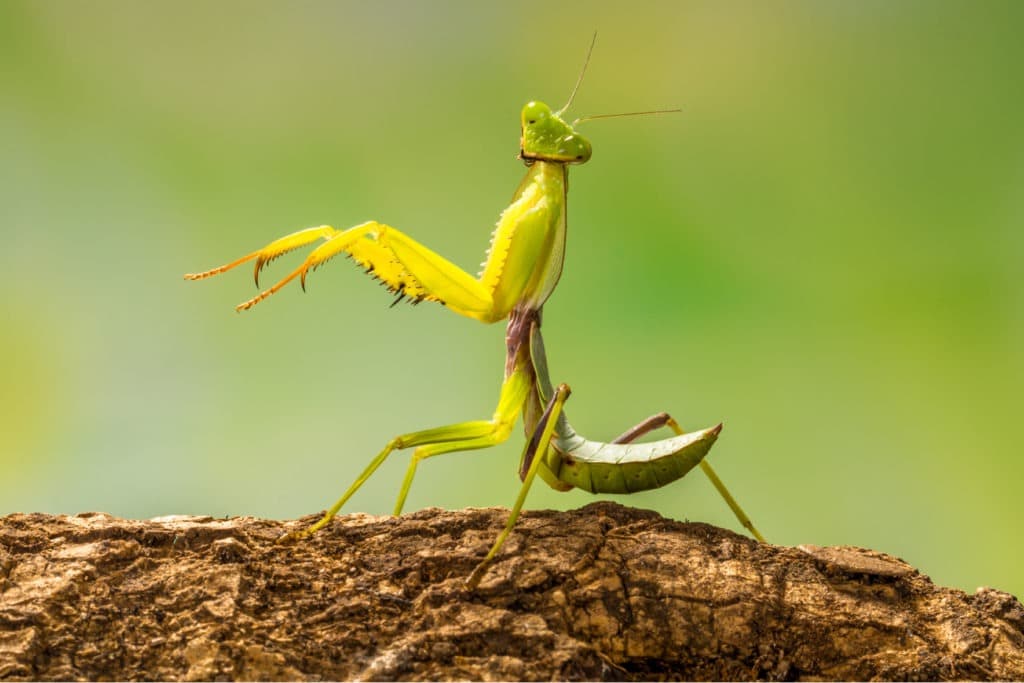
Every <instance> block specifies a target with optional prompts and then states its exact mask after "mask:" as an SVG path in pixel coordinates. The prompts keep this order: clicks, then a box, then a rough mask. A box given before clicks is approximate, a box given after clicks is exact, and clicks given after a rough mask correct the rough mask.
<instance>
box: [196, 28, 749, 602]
mask: <svg viewBox="0 0 1024 683" xmlns="http://www.w3.org/2000/svg"><path fill="white" fill-rule="evenodd" d="M590 48H591V51H592V50H593V42H592V43H591V46H590ZM589 59H590V53H589V52H588V54H587V60H586V61H585V62H584V67H583V69H582V70H581V72H580V75H579V78H578V79H577V81H576V85H575V87H574V88H573V90H572V93H571V94H570V96H569V100H568V102H566V104H565V106H564V107H562V108H561V109H559V110H558V111H552V109H551V108H550V107H549V106H547V105H546V104H544V103H542V102H537V101H533V102H529V103H527V104H526V105H525V106H524V107H523V109H522V113H521V116H520V124H521V138H520V154H519V158H520V159H521V160H522V161H523V163H524V164H525V165H526V175H525V177H524V178H523V180H522V182H520V184H519V187H518V189H517V190H516V192H515V195H514V196H513V198H512V203H511V204H509V206H508V207H507V208H506V209H505V210H504V211H503V212H502V214H501V217H500V218H499V219H498V223H497V227H496V228H495V230H494V232H493V234H492V236H491V243H490V247H489V249H488V251H487V256H486V260H485V261H484V263H483V264H482V270H481V271H480V273H479V275H478V276H477V277H473V276H472V275H470V274H469V273H467V272H466V271H464V270H462V269H461V268H459V267H458V266H456V265H454V264H453V263H451V262H450V261H448V260H447V259H445V258H444V257H442V256H440V255H439V254H437V253H435V252H433V251H431V250H430V249H428V248H427V247H425V246H423V245H422V244H420V243H418V242H416V241H415V240H413V239H412V238H410V237H408V236H407V235H405V234H404V233H402V232H399V231H398V230H396V229H395V228H393V227H391V226H388V225H384V224H383V223H379V222H377V221H368V222H366V223H362V224H361V225H357V226H355V227H352V228H349V229H347V230H336V229H335V228H333V227H331V226H329V225H323V226H319V227H313V228H308V229H305V230H300V231H298V232H295V233H292V234H290V235H286V236H284V237H281V238H280V239H277V240H274V241H273V242H271V243H270V244H268V245H266V246H265V247H263V248H262V249H258V250H256V251H254V252H251V253H249V254H246V255H245V256H242V257H241V258H239V259H236V260H234V261H232V262H230V263H228V264H226V265H223V266H220V267H218V268H214V269H212V270H207V271H205V272H202V273H192V274H188V275H185V279H187V280H202V279H204V278H208V277H211V276H214V275H218V274H220V273H223V272H226V271H228V270H231V269H233V268H235V267H236V266H239V265H241V264H243V263H248V262H250V261H255V268H254V278H255V280H256V285H257V287H259V277H260V272H261V271H262V270H263V268H264V267H265V266H267V265H268V264H269V263H270V262H271V261H273V260H275V259H277V258H278V257H280V256H283V255H284V254H286V253H288V252H290V251H292V250H295V249H299V248H301V247H305V246H308V245H311V244H313V243H315V242H319V241H322V243H321V244H320V245H319V246H317V247H316V248H315V249H313V250H312V251H311V252H310V253H309V255H308V256H307V258H306V260H305V261H304V262H303V263H302V265H300V266H299V267H298V268H296V269H295V270H293V271H292V272H291V273H290V274H288V275H287V276H286V277H284V278H283V279H281V280H280V281H278V282H277V283H276V284H274V285H273V286H272V287H270V288H269V289H266V290H264V291H262V292H260V293H259V294H257V295H256V296H255V297H253V298H251V299H249V300H248V301H245V302H244V303H242V304H239V305H238V306H237V307H236V308H237V310H239V311H241V310H247V309H249V308H252V307H253V306H255V305H256V304H258V303H259V302H261V301H263V300H264V299H266V298H267V297H269V296H271V295H272V294H274V293H275V292H278V291H280V290H281V288H283V287H284V286H285V285H287V284H288V283H290V282H292V281H293V280H295V279H296V278H298V279H299V282H300V284H301V285H302V289H303V290H305V288H306V277H307V275H308V274H309V273H310V271H312V270H314V269H315V268H317V267H319V266H321V265H323V264H325V263H327V262H328V261H329V260H331V259H332V258H334V257H335V256H338V255H340V254H345V255H347V256H348V257H349V258H351V259H352V260H353V261H355V262H356V263H357V264H358V265H360V266H362V267H363V268H364V269H365V270H366V272H367V273H369V274H370V275H372V276H373V277H375V278H377V279H378V280H380V281H381V282H382V283H383V284H384V285H385V286H386V287H387V288H388V289H389V290H390V291H391V292H393V293H395V294H396V295H397V299H396V301H400V300H402V299H403V298H406V299H409V300H410V301H412V302H413V303H419V302H422V301H432V302H436V303H439V304H441V305H442V306H444V307H446V308H448V309H449V310H451V311H454V312H455V313H458V314H460V315H464V316H466V317H469V318H472V319H474V320H479V321H480V322H483V323H494V322H497V321H499V320H508V327H507V331H506V336H505V340H506V346H507V352H506V356H505V373H504V381H503V383H502V385H501V391H500V394H499V397H498V405H497V408H496V409H495V411H494V415H493V416H492V417H491V419H490V420H471V421H468V422H459V423H456V424H451V425H446V426H443V427H435V428H433V429H424V430H421V431H415V432H409V433H407V434H402V435H401V436H397V437H395V438H393V439H391V441H389V442H388V443H387V444H386V445H385V446H384V448H383V450H381V451H380V453H378V454H377V455H376V456H375V457H374V458H373V459H372V460H371V461H370V463H369V465H367V466H366V469H364V470H363V472H362V473H361V474H360V475H359V476H358V477H357V478H356V480H355V481H354V482H353V483H352V485H351V486H349V488H348V490H346V491H345V493H344V494H343V495H342V496H341V498H339V499H338V501H337V502H336V503H335V504H334V505H333V506H332V507H331V508H330V509H329V510H328V511H327V512H326V514H324V516H323V518H321V519H320V520H319V521H318V522H317V523H315V524H313V525H312V526H310V527H309V528H307V529H304V530H301V531H297V532H292V533H289V534H285V535H284V536H282V539H281V540H292V539H298V538H302V537H308V536H310V535H312V534H314V533H316V532H317V531H318V530H320V529H321V528H323V527H324V526H325V525H326V524H328V523H329V522H330V521H331V520H332V519H333V518H334V516H335V515H336V514H337V513H338V511H339V510H340V509H341V508H342V507H343V506H344V505H345V503H346V502H348V500H349V498H351V497H352V495H353V494H355V492H356V491H357V490H359V488H360V487H361V486H362V485H363V484H364V483H365V482H366V481H367V479H369V478H370V476H371V475H372V474H373V473H374V472H375V471H376V470H377V468H378V467H380V465H381V464H382V463H383V462H384V461H385V459H386V458H387V457H388V455H390V454H391V453H392V452H394V451H396V450H403V449H407V448H414V449H415V450H414V451H413V453H412V457H411V459H410V462H409V466H408V469H407V470H406V474H405V479H404V480H403V481H402V486H401V489H400V490H399V493H398V500H397V502H396V503H395V508H394V514H395V515H398V514H401V512H402V508H403V507H404V505H405V500H406V497H407V496H408V494H409V489H410V487H411V486H412V482H413V478H414V477H415V475H416V469H417V467H418V466H419V464H420V462H421V461H423V460H426V459H427V458H432V457H434V456H437V455H442V454H445V453H455V452H458V451H468V450H472V449H479V448H488V447H490V446H494V445H497V444H499V443H502V442H503V441H505V440H506V439H508V438H509V436H510V435H511V433H512V430H513V428H514V426H515V423H516V422H517V420H518V419H519V416H520V415H522V417H523V424H524V427H525V431H526V438H527V443H526V446H525V448H524V450H523V453H522V456H521V459H520V467H519V476H520V479H521V480H522V486H521V488H520V491H519V495H518V497H517V498H516V501H515V503H514V504H513V507H512V510H511V513H510V515H509V518H508V522H507V524H506V525H505V528H504V529H503V530H502V532H501V533H500V534H499V536H498V538H497V539H496V540H495V542H494V544H493V545H492V547H491V549H490V551H489V552H488V553H487V555H486V557H485V558H484V559H483V560H482V561H481V562H480V563H479V564H478V565H477V566H476V568H475V569H474V570H473V572H472V574H470V576H469V577H468V579H467V581H466V584H467V586H468V587H469V588H473V587H475V586H476V585H477V584H478V583H479V582H480V579H481V578H482V577H483V575H484V573H485V572H486V570H487V568H488V567H489V565H490V564H491V562H492V561H493V560H494V558H495V556H496V555H497V554H498V551H499V550H500V549H501V547H502V544H503V543H504V542H505V539H506V538H507V537H508V535H509V533H510V532H511V530H512V528H513V527H514V525H515V522H516V519H517V518H518V516H519V512H520V510H521V509H522V506H523V503H524V502H525V499H526V495H527V493H528V491H529V490H530V486H531V485H532V483H533V480H534V478H535V477H536V476H538V475H539V476H540V478H541V479H543V480H544V482H545V483H547V484H548V485H549V486H551V487H552V488H554V489H556V490H558V491H568V490H570V489H573V488H579V489H583V490H585V491H590V492H591V493H634V492H637V491H645V490H648V489H653V488H657V487H660V486H665V485H666V484H669V483H671V482H673V481H675V480H677V479H679V478H681V477H683V476H684V475H685V474H687V473H688V472H689V471H690V470H691V469H693V468H694V467H696V466H697V465H699V466H700V468H701V469H702V470H703V471H704V473H705V474H706V475H707V476H708V478H709V479H710V480H711V482H712V484H713V485H714V486H715V488H716V489H717V490H718V492H719V494H720V495H721V496H722V498H723V499H724V500H725V502H726V503H727V504H728V505H729V507H730V508H731V509H732V512H733V514H735V515H736V518H737V519H738V520H739V522H740V524H742V525H743V526H744V527H745V528H746V529H747V530H749V531H750V533H751V534H753V535H754V537H756V538H757V539H758V540H760V541H764V538H763V537H762V536H761V534H760V533H759V532H758V531H757V529H756V528H755V527H754V525H753V523H751V521H750V518H749V517H747V515H746V514H745V513H744V512H743V510H742V508H741V507H740V506H739V504H738V503H737V502H736V500H735V499H734V498H733V497H732V495H731V494H730V493H729V491H728V489H726V487H725V485H724V484H723V483H722V481H721V479H719V478H718V476H717V475H716V474H715V471H714V470H713V469H712V468H711V465H710V464H708V462H707V461H706V460H705V456H706V455H707V453H708V451H709V450H710V448H711V446H712V445H713V444H714V443H715V440H716V439H717V437H718V434H719V432H720V431H721V429H722V425H721V424H719V425H717V426H714V427H710V428H708V429H703V430H700V431H696V432H690V433H687V432H684V431H683V429H682V428H681V427H680V425H679V424H678V423H677V422H676V421H675V420H674V419H672V417H670V416H669V414H668V413H660V414H658V415H654V416H652V417H650V418H648V419H646V420H644V421H643V422H641V423H640V424H638V425H636V426H635V427H633V428H632V429H629V430H628V431H626V432H625V433H624V434H622V435H621V436H619V437H618V438H617V439H615V440H614V441H612V442H610V443H603V442H599V441H591V440H590V439H586V438H584V437H582V436H580V435H579V434H578V433H577V432H576V431H575V430H574V429H573V428H572V426H571V425H570V424H569V421H568V420H567V418H566V416H565V414H564V413H563V406H564V404H565V402H566V400H567V399H568V398H569V394H570V389H569V387H568V386H567V385H565V384H559V385H558V386H557V387H555V386H554V385H553V383H552V381H551V377H550V374H549V371H548V364H547V357H546V354H545V351H544V342H543V338H542V336H541V310H542V308H543V306H544V303H545V302H546V301H547V300H548V297H550V296H551V293H552V291H553V290H554V288H555V286H556V285H557V284H558V281H559V278H560V277H561V275H562V266H563V262H564V259H565V242H566V193H567V179H568V172H569V166H570V165H573V164H583V163H586V162H587V161H589V160H590V157H591V145H590V142H589V141H588V140H587V138H585V137H583V136H582V135H580V134H579V133H578V132H577V131H576V126H577V125H578V124H579V123H581V122H583V121H586V120H590V119H596V118H606V117H609V116H630V115H634V114H614V115H602V116H590V117H583V118H580V119H577V120H575V121H573V122H572V123H571V124H570V123H566V121H565V120H564V119H563V118H562V116H563V114H564V113H565V112H566V110H567V109H568V108H569V107H570V106H571V105H572V101H573V99H574V98H575V95H576V91H577V90H578V89H579V86H580V83H581V82H582V80H583V75H584V73H585V72H586V65H587V63H589ZM674 111H678V110H674ZM656 113H665V112H663V111H657V112H636V114H656ZM661 427H668V428H669V429H671V430H673V431H674V432H675V433H676V435H675V436H673V437H671V438H667V439H663V440H660V441H654V442H648V443H636V442H635V440H636V439H638V438H639V437H641V436H643V435H644V434H647V433H648V432H651V431H653V430H655V429H658V428H661Z"/></svg>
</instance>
